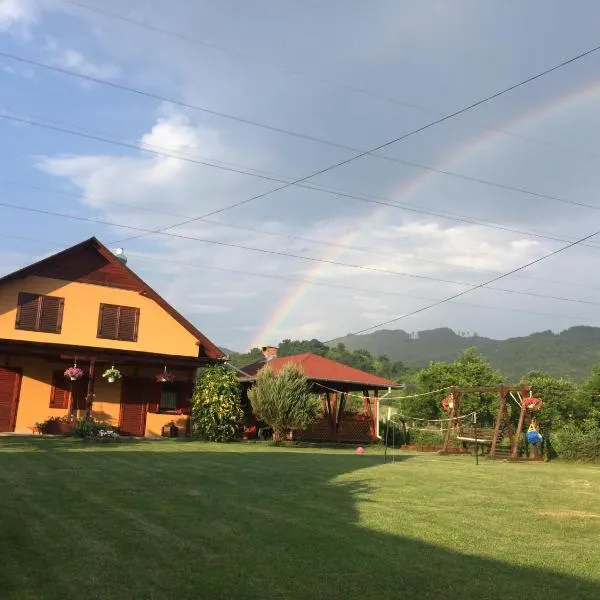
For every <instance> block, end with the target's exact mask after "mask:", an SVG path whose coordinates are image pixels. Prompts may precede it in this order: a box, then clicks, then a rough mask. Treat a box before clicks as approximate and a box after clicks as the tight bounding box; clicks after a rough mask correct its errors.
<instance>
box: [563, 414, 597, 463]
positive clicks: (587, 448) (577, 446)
mask: <svg viewBox="0 0 600 600" xmlns="http://www.w3.org/2000/svg"><path fill="white" fill-rule="evenodd" d="M552 447H553V449H554V450H555V452H556V453H557V454H558V456H559V457H560V458H565V459H567V460H580V461H585V462H598V461H600V426H598V424H597V423H596V422H595V421H586V422H584V424H583V426H582V427H581V428H580V427H577V426H576V425H574V424H573V423H567V424H566V425H563V427H561V428H560V429H559V430H557V431H555V432H554V435H553V437H552Z"/></svg>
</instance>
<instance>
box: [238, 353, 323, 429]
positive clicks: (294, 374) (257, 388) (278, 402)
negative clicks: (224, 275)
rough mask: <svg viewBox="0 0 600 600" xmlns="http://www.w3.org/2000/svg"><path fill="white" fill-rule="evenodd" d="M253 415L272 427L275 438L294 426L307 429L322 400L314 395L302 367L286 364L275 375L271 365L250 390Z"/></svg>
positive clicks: (314, 417) (319, 409) (261, 373)
mask: <svg viewBox="0 0 600 600" xmlns="http://www.w3.org/2000/svg"><path fill="white" fill-rule="evenodd" d="M248 397H249V398H250V402H251V403H252V408H253V410H254V414H255V415H256V416H257V417H258V418H259V419H261V420H263V421H264V422H265V423H267V425H270V426H271V427H272V428H273V432H274V433H275V438H276V439H282V438H283V437H284V436H285V434H286V432H287V431H289V430H293V429H306V427H308V426H309V425H310V424H311V423H313V422H314V421H315V420H316V418H317V417H318V416H319V414H320V413H321V403H320V401H319V399H318V397H317V396H315V395H313V394H311V392H310V386H309V384H308V382H307V381H306V377H304V373H303V372H302V369H301V368H300V367H299V366H298V365H296V364H294V363H289V364H287V365H285V366H284V367H283V368H282V369H281V371H280V372H279V373H278V374H277V375H275V373H273V370H272V369H271V367H269V366H268V365H267V366H265V367H263V368H262V369H261V371H260V373H259V374H258V377H257V378H256V383H255V384H254V387H253V388H252V389H251V390H250V391H249V392H248Z"/></svg>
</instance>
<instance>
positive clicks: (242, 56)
mask: <svg viewBox="0 0 600 600" xmlns="http://www.w3.org/2000/svg"><path fill="white" fill-rule="evenodd" d="M62 1H63V2H64V3H66V4H70V5H72V6H76V7H77V8H80V9H83V10H86V11H89V12H92V13H96V14H99V15H101V16H104V17H107V18H109V19H114V20H117V21H122V22H124V23H128V24H130V25H135V26H137V27H140V28H143V29H147V30H149V31H153V32H155V33H160V34H162V35H166V36H169V37H172V38H175V39H178V40H181V41H183V42H187V43H191V44H194V45H197V46H201V47H204V48H210V49H211V50H216V51H218V52H221V53H223V54H227V55H229V56H233V57H235V58H239V59H242V60H247V61H249V62H253V63H255V64H259V65H262V66H265V67H270V68H272V69H276V70H278V71H282V72H286V73H290V74H291V75H295V76H298V77H302V78H305V79H308V80H312V81H315V82H318V83H322V84H326V85H329V86H332V87H337V88H340V89H343V90H346V91H350V92H353V93H356V94H360V95H363V96H367V97H371V98H374V99H377V100H382V101H384V102H388V103H391V104H396V105H399V106H403V107H405V108H411V109H414V110H418V111H420V112H423V113H427V114H434V115H437V116H442V115H443V113H440V112H439V111H437V110H433V109H431V108H426V107H423V106H421V105H418V104H415V103H412V102H407V101H405V100H400V99H399V98H395V97H392V96H388V95H386V94H381V93H378V92H375V91H373V90H368V89H366V88H362V87H358V86H355V85H350V84H346V83H341V82H339V81H335V80H332V79H328V78H326V77H321V76H318V75H314V74H311V73H307V72H305V71H301V70H299V69H295V68H291V67H289V66H284V65H280V64H278V63H276V62H272V61H268V60H266V59H263V58H258V57H256V56H252V55H250V54H247V53H245V52H239V51H237V50H232V49H231V48H226V47H224V46H222V45H219V44H214V43H212V42H207V41H205V40H200V39H198V38H195V37H191V36H188V35H185V34H183V33H181V32H178V31H173V30H169V29H165V28H164V27H159V26H158V25H155V24H152V23H148V22H144V21H140V20H138V19H134V18H132V17H128V16H126V15H123V14H117V13H114V12H109V11H107V10H105V9H103V8H99V7H96V6H90V5H88V4H84V3H83V2H76V1H75V0H62ZM456 121H457V122H459V123H464V121H461V120H460V119H456ZM468 125H470V126H472V127H474V128H476V129H481V130H485V131H493V132H496V133H502V134H504V135H506V136H509V137H514V138H517V139H522V140H525V141H528V142H533V143H535V144H539V145H542V146H546V147H550V148H556V149H558V150H561V151H563V152H570V153H573V154H576V155H579V156H585V157H587V158H595V155H591V154H588V153H586V152H581V151H578V150H575V149H573V148H567V147H564V146H561V145H560V144H556V143H554V142H550V141H548V140H541V139H538V138H533V137H530V136H525V135H521V134H518V133H515V132H513V131H508V130H506V129H501V128H498V127H491V126H489V125H485V126H484V125H481V124H477V123H468Z"/></svg>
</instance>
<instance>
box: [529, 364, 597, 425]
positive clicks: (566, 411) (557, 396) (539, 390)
mask: <svg viewBox="0 0 600 600" xmlns="http://www.w3.org/2000/svg"><path fill="white" fill-rule="evenodd" d="M521 383H525V384H527V385H530V386H531V388H532V390H531V392H532V394H533V395H534V396H535V397H537V398H541V399H542V400H543V401H544V407H543V408H542V409H541V410H540V411H539V413H538V414H537V415H536V417H537V418H538V420H539V421H540V422H541V423H542V424H548V423H552V425H553V426H554V427H555V426H558V425H560V424H561V423H564V422H565V421H569V420H571V419H581V418H583V416H584V415H583V412H584V408H583V402H582V398H581V393H578V390H577V385H576V384H575V382H573V381H571V380H570V379H565V378H563V377H554V376H553V375H550V373H544V372H542V371H530V372H529V373H527V375H525V376H524V377H523V378H522V379H521ZM599 383H600V381H599Z"/></svg>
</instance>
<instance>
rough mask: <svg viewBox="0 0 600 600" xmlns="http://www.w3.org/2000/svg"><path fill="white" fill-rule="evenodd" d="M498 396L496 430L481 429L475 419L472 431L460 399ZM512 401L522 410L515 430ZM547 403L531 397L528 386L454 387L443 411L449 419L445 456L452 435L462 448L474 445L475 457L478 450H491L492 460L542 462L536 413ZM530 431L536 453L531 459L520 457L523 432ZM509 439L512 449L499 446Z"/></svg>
mask: <svg viewBox="0 0 600 600" xmlns="http://www.w3.org/2000/svg"><path fill="white" fill-rule="evenodd" d="M469 393H476V394H483V393H496V394H498V397H499V400H500V403H499V406H498V412H497V415H496V423H495V426H494V428H493V429H491V428H480V427H478V424H477V416H476V414H475V415H474V418H473V423H472V426H471V427H468V428H467V427H465V424H464V423H463V418H462V416H461V399H462V396H463V394H469ZM509 399H512V400H513V401H514V403H515V404H516V405H517V406H518V407H519V421H518V425H517V427H516V430H513V426H512V424H511V420H510V414H509V408H508V405H509ZM543 405H544V403H543V402H542V400H541V399H540V398H535V397H533V396H532V391H531V387H530V386H528V385H519V386H510V385H500V386H497V387H485V386H484V387H455V386H454V387H451V388H450V393H449V394H448V395H447V396H446V397H445V398H443V400H442V408H443V409H444V411H445V412H446V413H447V414H448V416H449V417H450V418H449V420H448V429H447V430H446V435H445V437H444V445H443V449H442V453H444V452H448V448H449V445H450V440H451V437H452V434H453V433H455V434H456V438H457V439H458V440H459V441H460V442H462V443H463V445H468V444H475V452H476V455H477V454H478V453H479V447H480V446H481V447H482V448H488V447H489V452H488V456H489V458H509V459H510V460H540V459H541V452H540V446H541V443H542V442H543V437H542V435H541V434H540V432H539V426H538V424H537V420H536V419H535V418H534V416H533V413H534V412H536V411H539V410H540V409H541V408H542V407H543ZM524 427H527V428H528V429H527V441H528V443H529V444H530V445H531V446H532V448H533V452H532V453H531V454H530V456H528V457H519V445H520V441H521V434H522V433H523V428H524ZM505 437H508V440H509V443H510V449H509V450H508V449H505V448H504V447H501V446H500V443H501V442H502V440H503V439H504V438H505Z"/></svg>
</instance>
